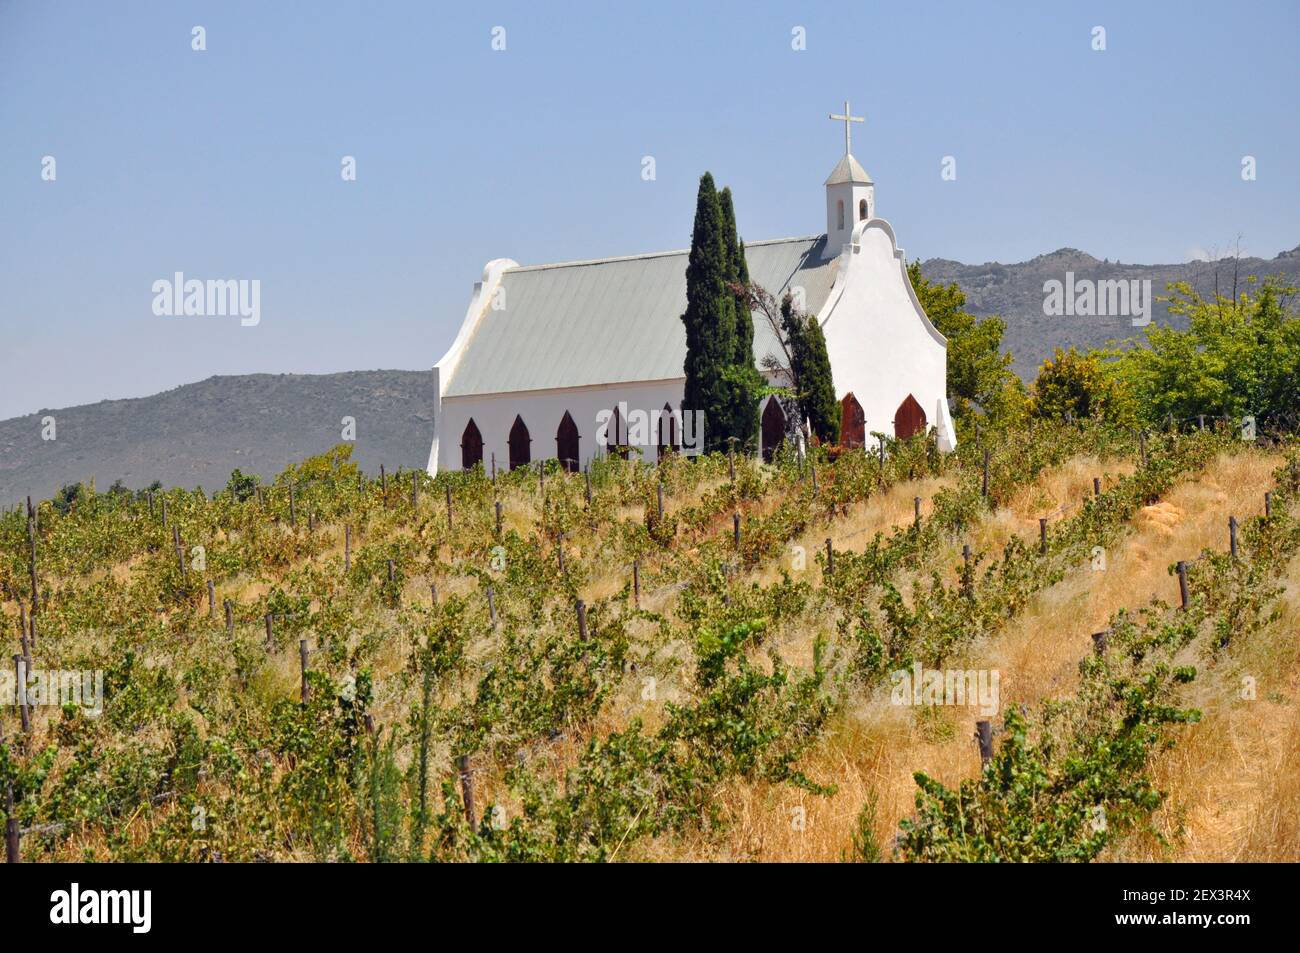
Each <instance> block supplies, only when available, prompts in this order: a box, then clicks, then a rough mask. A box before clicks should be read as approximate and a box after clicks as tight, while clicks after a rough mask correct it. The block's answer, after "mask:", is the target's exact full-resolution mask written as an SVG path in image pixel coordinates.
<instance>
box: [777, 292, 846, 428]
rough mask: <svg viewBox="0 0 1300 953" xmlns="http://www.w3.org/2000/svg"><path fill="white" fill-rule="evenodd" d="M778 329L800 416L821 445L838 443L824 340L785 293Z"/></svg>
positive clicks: (835, 404)
mask: <svg viewBox="0 0 1300 953" xmlns="http://www.w3.org/2000/svg"><path fill="white" fill-rule="evenodd" d="M781 327H782V330H783V332H784V334H785V338H786V342H787V347H788V349H789V352H790V370H791V374H792V376H793V378H794V381H795V390H796V393H797V394H798V399H799V412H800V413H801V414H803V416H804V417H806V418H807V420H808V423H809V426H811V427H812V432H813V434H814V435H816V437H817V439H818V440H820V441H821V442H822V443H838V442H839V439H840V414H839V402H838V401H836V399H835V381H834V380H833V379H832V377H831V359H830V355H829V354H828V353H827V352H826V336H825V335H824V334H823V333H822V328H821V325H820V324H818V323H817V319H816V317H814V316H812V315H808V314H804V313H802V312H800V311H798V310H797V309H796V308H795V306H794V299H793V297H791V295H790V293H789V292H787V293H786V295H785V297H784V298H783V299H781Z"/></svg>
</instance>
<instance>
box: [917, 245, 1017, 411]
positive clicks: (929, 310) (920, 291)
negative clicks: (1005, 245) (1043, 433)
mask: <svg viewBox="0 0 1300 953" xmlns="http://www.w3.org/2000/svg"><path fill="white" fill-rule="evenodd" d="M907 275H908V278H910V279H911V282H912V288H913V290H915V291H916V297H917V300H918V301H920V302H921V307H922V309H923V310H924V311H925V313H926V315H927V316H928V317H929V319H930V323H931V324H933V325H934V326H935V327H936V328H937V329H938V330H939V333H940V334H942V335H943V336H944V337H945V338H947V339H948V394H949V396H950V397H952V398H955V400H954V401H953V405H954V406H953V420H954V422H955V423H956V424H957V425H958V426H959V427H960V426H962V425H963V424H969V423H971V421H972V420H973V418H974V416H975V414H976V410H975V408H976V407H978V408H980V409H981V410H983V411H984V413H985V414H986V415H988V416H989V417H991V418H994V419H996V420H1001V421H1003V422H1006V423H1007V424H1009V425H1015V424H1016V423H1017V422H1018V421H1019V420H1021V419H1023V415H1024V412H1025V411H1026V410H1027V407H1026V394H1025V388H1024V385H1023V384H1022V383H1021V382H1020V378H1018V377H1017V376H1016V375H1015V372H1014V371H1012V370H1011V360H1012V358H1011V355H1010V354H1009V353H1008V354H1004V353H1002V335H1003V334H1004V333H1005V331H1006V324H1005V323H1004V322H1003V321H1002V319H1001V318H999V317H996V316H994V317H988V318H984V319H983V320H980V319H979V318H976V317H975V316H974V315H973V314H970V313H969V312H967V311H966V310H964V308H965V305H966V294H965V292H963V291H962V290H961V288H960V287H959V286H958V285H957V284H956V283H955V282H954V283H952V284H949V285H942V284H934V283H931V282H929V281H927V280H926V279H925V277H924V276H923V275H922V274H921V266H920V264H919V263H918V262H912V263H911V264H910V265H908V266H907Z"/></svg>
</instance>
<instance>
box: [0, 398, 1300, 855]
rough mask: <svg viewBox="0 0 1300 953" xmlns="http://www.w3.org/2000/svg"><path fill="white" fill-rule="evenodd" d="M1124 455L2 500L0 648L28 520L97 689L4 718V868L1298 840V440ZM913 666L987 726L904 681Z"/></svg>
mask: <svg viewBox="0 0 1300 953" xmlns="http://www.w3.org/2000/svg"><path fill="white" fill-rule="evenodd" d="M1145 444H1146V450H1145V455H1144V454H1143V452H1142V450H1141V449H1140V448H1139V446H1138V444H1137V441H1136V439H1135V437H1134V435H1133V434H1132V433H1130V432H1127V431H1121V430H1115V429H1111V428H1108V427H1106V426H1104V425H1101V424H1093V423H1088V424H1086V425H1085V424H1076V423H1059V424H1055V423H1038V424H1037V425H1036V426H1035V427H1034V428H1033V430H1032V431H1026V432H1024V433H1019V434H1009V435H996V434H994V435H989V434H986V435H985V436H984V437H983V442H982V444H980V445H977V444H976V443H975V442H974V441H967V442H965V443H964V444H963V446H962V448H961V449H960V451H959V452H958V453H957V454H953V455H946V456H945V455H940V454H938V453H937V452H935V450H934V448H933V446H931V445H928V444H926V443H925V442H924V441H922V440H916V441H912V442H909V443H904V444H896V445H892V446H891V447H890V448H889V452H888V454H887V455H886V457H885V458H884V460H883V462H882V461H881V459H880V458H878V457H876V456H867V455H865V454H863V453H862V452H861V451H856V452H850V453H846V454H844V455H843V456H840V457H839V458H838V459H837V460H835V461H833V462H832V461H830V460H828V459H825V458H824V457H822V458H818V459H817V460H816V461H815V462H816V466H815V470H814V468H813V467H812V466H810V465H804V466H800V464H799V463H798V462H797V461H794V460H782V461H779V462H778V463H777V464H776V465H774V466H763V465H760V464H756V463H754V462H752V461H749V460H737V461H735V464H734V468H735V472H734V477H733V476H732V474H731V472H730V468H729V462H728V460H727V459H726V458H725V457H713V458H707V459H699V460H695V461H691V460H685V459H672V460H669V461H668V462H666V463H664V464H662V465H661V466H659V467H648V466H643V465H640V464H638V463H635V462H625V461H620V460H612V461H600V462H598V463H597V464H596V465H595V466H594V467H593V469H592V471H591V474H590V498H588V490H587V486H588V484H587V481H586V478H585V476H584V475H581V474H563V473H560V472H558V471H557V470H555V469H554V468H553V464H552V468H550V469H547V470H545V471H544V472H543V471H540V470H539V469H538V468H537V466H536V465H535V466H534V467H532V468H530V469H527V470H517V471H515V472H513V473H510V474H501V475H499V476H498V477H497V479H496V480H495V481H493V480H492V479H491V477H490V476H488V475H485V474H483V473H482V472H474V473H469V474H443V475H440V476H439V477H438V478H437V479H436V480H434V479H430V478H429V477H427V476H426V475H425V474H423V473H422V472H421V473H416V474H415V475H412V473H411V472H410V471H406V472H402V473H396V474H389V475H388V477H387V478H386V479H385V480H384V481H383V482H382V483H381V482H380V481H378V480H375V479H371V478H368V477H365V476H363V475H361V474H360V473H358V471H357V469H356V468H355V466H354V465H353V464H352V463H351V461H350V460H349V459H348V454H347V451H346V449H342V450H339V451H336V452H334V453H331V454H328V455H326V456H322V457H318V458H313V459H309V460H306V461H304V462H303V463H301V464H299V465H296V466H293V467H290V468H289V469H288V470H286V471H285V472H283V473H281V474H280V475H279V476H278V477H277V478H276V480H275V481H274V483H272V484H270V485H267V486H265V487H263V488H261V489H260V490H258V491H256V492H254V490H253V488H252V487H251V486H244V487H238V488H236V490H237V492H222V493H220V494H216V495H214V496H210V497H205V496H203V495H200V494H198V493H195V492H191V491H185V490H172V491H168V492H166V493H165V494H164V493H158V494H154V495H153V497H152V499H150V498H149V497H146V496H144V495H132V494H125V493H117V494H104V493H101V494H98V495H95V496H83V497H82V498H80V499H78V500H76V501H74V502H73V503H72V504H71V505H70V506H69V505H67V504H60V505H59V506H56V505H54V504H53V503H44V504H42V505H41V506H40V507H39V512H38V513H37V514H36V517H35V519H34V520H29V519H28V518H27V516H26V515H25V514H22V513H11V514H8V515H6V516H5V517H3V519H0V595H3V598H4V601H3V612H4V624H5V628H6V630H7V631H9V632H10V633H11V635H13V636H16V635H17V633H18V632H19V619H20V616H22V617H27V618H29V619H30V618H31V601H32V600H31V579H30V572H31V566H30V556H31V552H32V549H33V543H32V541H33V539H34V540H35V545H34V549H35V553H36V560H35V565H36V577H37V586H38V592H39V605H38V607H37V609H36V611H35V616H34V618H35V630H36V633H35V644H34V646H33V645H31V644H30V639H29V640H28V642H27V643H26V645H27V651H28V653H29V654H30V656H31V659H32V665H33V667H34V668H35V669H37V670H41V671H48V670H61V671H68V672H82V671H89V672H94V671H97V670H98V671H102V672H103V687H104V703H103V712H102V714H100V715H98V716H97V717H94V716H91V715H90V714H88V713H87V712H86V711H85V710H84V708H82V709H78V708H77V707H76V706H74V705H66V706H64V707H62V708H60V707H59V706H58V705H55V704H43V705H35V706H32V707H31V708H30V710H29V711H28V715H27V725H26V727H24V723H23V716H22V712H21V710H20V709H18V708H15V707H5V708H4V709H3V714H2V715H0V718H2V719H3V721H2V722H0V728H2V730H3V733H4V736H5V741H4V743H3V747H2V748H0V752H2V755H0V795H2V794H3V792H4V791H5V790H7V789H10V788H11V789H12V790H13V792H14V807H13V813H12V816H13V817H14V818H15V821H16V824H17V826H18V827H19V828H20V829H21V830H22V832H23V834H24V836H23V839H22V850H23V854H24V857H25V859H29V860H73V859H80V858H96V859H105V860H107V859H113V860H136V859H138V860H175V859H186V860H216V859H220V860H228V861H247V860H254V859H263V858H265V859H277V860H294V859H298V860H307V859H317V858H320V859H336V860H344V859H362V860H375V861H382V860H408V859H409V860H421V859H438V860H493V859H517V860H541V859H545V860H605V861H609V860H657V859H673V860H681V859H711V860H721V859H761V860H794V859H800V860H802V859H816V860H839V859H851V860H895V861H924V860H939V859H988V858H994V857H996V858H1000V859H1008V860H1011V859H1078V860H1093V859H1096V860H1107V859H1146V860H1155V859H1170V858H1174V859H1178V858H1184V859H1225V860H1227V859H1242V858H1256V859H1274V858H1280V857H1286V856H1292V857H1293V856H1295V854H1296V851H1297V849H1300V803H1298V799H1300V788H1298V786H1297V783H1296V779H1295V777H1294V769H1293V766H1292V767H1290V768H1288V767H1287V766H1288V764H1289V763H1290V762H1288V761H1287V760H1286V759H1287V757H1288V755H1287V752H1288V751H1290V752H1294V751H1295V749H1296V743H1297V737H1296V732H1295V727H1294V726H1295V724H1296V723H1297V718H1296V714H1297V712H1296V689H1297V686H1298V684H1300V647H1297V645H1296V643H1295V639H1294V637H1293V632H1294V625H1295V620H1296V617H1297V613H1300V596H1297V592H1298V591H1300V575H1298V572H1300V568H1298V567H1300V562H1297V554H1298V553H1300V507H1297V506H1296V505H1295V495H1296V492H1297V490H1298V489H1300V475H1298V472H1297V465H1296V459H1295V455H1294V454H1293V453H1292V454H1290V455H1289V456H1288V453H1289V451H1288V449H1287V445H1286V444H1284V443H1283V444H1279V443H1276V442H1265V441H1261V442H1260V445H1259V446H1256V445H1255V444H1252V443H1245V442H1243V441H1242V440H1240V439H1239V437H1238V435H1237V434H1236V433H1235V432H1225V431H1215V430H1209V429H1207V430H1204V431H1200V430H1195V429H1193V430H1190V431H1187V432H1182V433H1153V434H1149V435H1148V436H1147V438H1146V442H1145ZM985 451H987V452H988V458H987V459H988V469H987V480H986V477H985V462H984V461H985ZM1094 478H1096V479H1097V480H1098V481H1099V482H1098V483H1097V484H1096V486H1094V482H1093V481H1094ZM986 484H987V489H985V486H986ZM660 486H662V496H663V513H662V515H660V511H659V505H658V498H659V492H658V491H659V488H660ZM1266 491H1267V492H1270V493H1271V497H1270V515H1269V516H1268V517H1267V518H1264V517H1263V515H1262V513H1263V505H1264V493H1265V492H1266ZM413 492H414V496H413ZM448 499H450V501H451V504H450V513H449V511H448ZM164 502H165V504H166V522H165V523H164V515H163V509H164ZM498 503H499V504H500V510H499V512H500V525H499V527H498V522H497V513H498V509H497V504H498ZM1229 515H1234V516H1235V517H1236V518H1237V520H1238V521H1239V522H1240V530H1239V533H1238V553H1237V556H1236V558H1235V559H1233V558H1231V557H1229V556H1228V555H1226V554H1225V552H1224V551H1225V549H1226V547H1227V545H1228V532H1227V519H1228V516H1229ZM737 516H738V517H739V519H738V523H737V521H736V517H737ZM1040 518H1045V519H1046V520H1047V522H1046V524H1045V525H1046V535H1045V539H1044V537H1042V536H1040V532H1041V530H1040V522H1039V520H1040ZM737 525H738V526H739V541H738V542H737V536H736V533H737V529H736V527H737ZM177 538H179V541H180V545H179V554H178V547H177ZM828 538H829V539H830V540H831V550H832V552H833V565H832V564H830V563H828V560H827V543H826V540H827V539H828ZM966 546H969V547H970V555H969V561H967V559H966V558H965V557H964V556H963V547H966ZM196 547H202V549H201V550H199V549H197V548H196ZM1099 552H1100V554H1101V563H1100V565H1101V566H1102V567H1104V568H1099V561H1098V559H1099V556H1098V554H1099ZM1178 560H1186V561H1187V562H1188V563H1189V565H1190V569H1189V571H1188V574H1187V579H1188V591H1189V604H1188V606H1187V607H1186V608H1180V607H1179V606H1178V602H1179V582H1178V579H1177V578H1176V576H1175V575H1174V574H1173V572H1172V566H1173V564H1174V563H1175V562H1176V561H1178ZM634 580H635V582H634ZM209 582H210V583H211V585H212V593H213V601H212V603H211V608H210V604H209V596H208V584H209ZM227 601H228V602H229V604H230V619H231V622H230V626H229V628H227V624H226V620H225V612H224V605H225V603H226V602H227ZM268 617H269V624H268ZM1103 630H1106V631H1108V635H1107V638H1106V642H1105V646H1104V650H1103V651H1101V652H1099V653H1098V652H1095V651H1094V644H1093V639H1092V634H1093V633H1095V632H1099V631H1103ZM28 636H30V631H29V632H28ZM14 644H15V645H17V646H18V647H17V648H15V649H14V651H21V650H22V645H23V644H24V643H19V642H15V643H14ZM303 652H305V655H304V654H302V653H303ZM304 658H305V660H306V664H305V667H304V665H303V659H304ZM916 663H920V664H921V665H922V666H924V667H925V668H927V669H930V668H933V669H939V670H944V671H949V672H951V671H967V670H970V671H977V672H984V673H991V672H996V673H997V674H998V675H999V678H1000V698H999V700H998V705H997V710H996V711H995V712H992V713H989V712H983V713H982V712H981V711H980V709H979V706H978V705H973V704H960V705H956V704H920V705H916V704H902V703H899V699H898V697H897V694H896V692H895V691H894V685H895V683H896V681H897V676H896V675H895V674H894V673H896V672H900V671H910V670H912V667H913V665H914V664H916ZM1247 676H1249V677H1251V678H1253V679H1254V681H1253V682H1252V683H1251V685H1252V692H1251V693H1249V694H1251V697H1250V698H1246V697H1243V695H1244V694H1246V693H1244V692H1243V689H1242V686H1243V684H1245V683H1244V682H1243V681H1242V680H1243V678H1245V677H1247ZM968 701H969V699H968ZM979 721H987V722H988V723H989V730H990V740H991V759H990V761H989V763H988V765H987V767H984V768H983V769H981V756H980V751H979V748H978V746H977V745H976V743H975V741H974V734H975V731H976V723H977V722H979ZM1292 760H1293V757H1292ZM914 773H915V774H916V779H915V780H914V778H913V774H914ZM918 785H919V786H918ZM1229 790H1230V791H1231V797H1230V798H1229V797H1226V796H1225V792H1226V791H1229ZM8 816H9V815H7V814H6V818H7V817H8Z"/></svg>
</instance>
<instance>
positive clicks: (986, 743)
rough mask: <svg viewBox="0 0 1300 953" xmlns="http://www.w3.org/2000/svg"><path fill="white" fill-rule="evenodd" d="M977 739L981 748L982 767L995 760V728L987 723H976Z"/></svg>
mask: <svg viewBox="0 0 1300 953" xmlns="http://www.w3.org/2000/svg"><path fill="white" fill-rule="evenodd" d="M975 737H976V739H978V741H979V746H980V767H981V768H982V767H984V766H985V765H987V764H988V763H989V762H990V761H992V760H993V726H992V724H990V723H989V722H987V721H977V722H975Z"/></svg>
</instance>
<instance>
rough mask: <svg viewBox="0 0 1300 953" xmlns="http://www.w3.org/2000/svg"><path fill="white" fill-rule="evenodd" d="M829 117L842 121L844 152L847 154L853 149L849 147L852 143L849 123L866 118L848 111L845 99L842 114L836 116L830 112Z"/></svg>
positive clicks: (862, 120)
mask: <svg viewBox="0 0 1300 953" xmlns="http://www.w3.org/2000/svg"><path fill="white" fill-rule="evenodd" d="M831 118H832V119H834V120H837V121H839V122H842V123H844V154H845V155H848V154H849V153H850V152H852V151H853V150H852V149H851V148H850V146H851V145H852V144H853V143H852V139H851V138H850V137H849V129H850V128H851V126H850V125H849V124H850V123H855V122H866V119H864V118H863V117H862V116H855V115H853V113H852V112H850V111H849V101H848V100H847V99H846V100H844V115H843V116H837V115H835V114H834V113H831Z"/></svg>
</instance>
